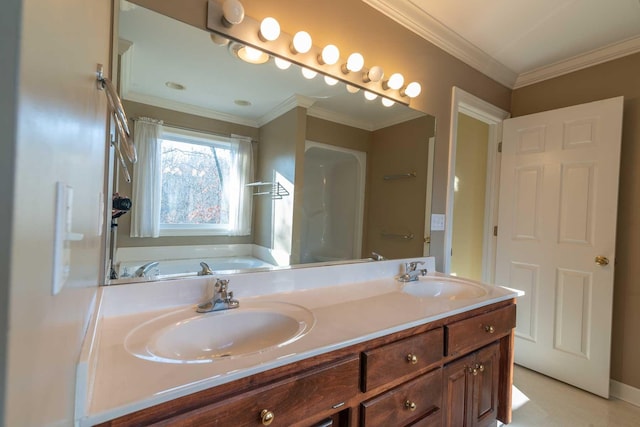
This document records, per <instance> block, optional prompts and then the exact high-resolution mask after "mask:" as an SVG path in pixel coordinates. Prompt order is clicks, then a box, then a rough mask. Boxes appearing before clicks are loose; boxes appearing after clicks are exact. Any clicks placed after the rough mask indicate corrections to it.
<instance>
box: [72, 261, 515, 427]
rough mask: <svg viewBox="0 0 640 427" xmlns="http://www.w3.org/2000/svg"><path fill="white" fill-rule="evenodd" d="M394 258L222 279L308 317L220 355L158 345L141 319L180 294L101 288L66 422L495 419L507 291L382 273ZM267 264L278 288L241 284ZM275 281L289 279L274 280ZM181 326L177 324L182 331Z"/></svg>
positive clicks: (167, 311) (506, 402) (509, 349)
mask: <svg viewBox="0 0 640 427" xmlns="http://www.w3.org/2000/svg"><path fill="white" fill-rule="evenodd" d="M400 265H401V262H399V261H383V262H375V263H366V264H360V265H358V264H355V265H348V266H333V267H314V268H306V269H299V270H295V269H292V270H287V271H282V272H276V273H273V272H272V273H271V275H269V276H261V274H260V273H251V274H245V275H236V276H235V277H232V278H231V282H230V285H229V286H230V287H231V288H232V287H233V284H234V283H236V284H237V286H238V287H237V288H236V290H237V294H236V296H237V297H238V299H239V300H240V302H241V308H240V309H238V310H243V308H242V304H243V303H245V304H246V307H245V310H246V311H247V312H248V311H249V310H252V309H253V308H252V307H254V308H255V307H260V306H261V305H264V304H289V305H291V306H296V307H304V308H305V309H308V311H309V312H310V313H312V315H313V320H309V319H308V318H307V319H305V320H304V322H301V323H306V324H307V325H306V326H309V323H310V322H311V323H312V325H311V327H310V328H307V329H306V330H305V332H304V334H301V336H296V338H295V339H293V340H292V341H291V342H290V343H286V344H285V345H282V346H275V347H270V348H269V349H267V350H265V351H259V352H251V351H246V354H244V355H241V354H238V355H236V354H234V353H233V351H234V348H236V347H234V345H238V344H237V343H235V342H234V341H233V340H230V341H229V344H228V345H229V347H228V348H229V349H230V350H229V354H226V355H222V356H219V355H218V356H215V357H211V358H207V357H206V356H203V355H201V354H200V353H193V354H192V353H188V351H187V350H184V349H181V350H179V351H177V352H176V353H171V354H168V353H162V351H164V350H161V349H160V347H158V343H157V339H156V338H157V337H156V336H162V337H164V336H165V335H166V334H165V335H157V333H154V332H153V328H154V326H153V325H155V324H156V323H154V322H157V319H162V318H165V317H166V316H169V318H171V316H176V315H178V316H179V315H181V314H180V313H181V310H185V309H184V307H183V306H172V307H165V308H163V309H162V310H155V311H142V312H140V311H138V312H126V311H127V309H126V308H125V307H124V306H123V305H122V304H116V301H122V298H123V296H124V295H125V294H127V295H126V297H127V298H128V299H129V301H130V302H131V303H132V305H138V307H139V301H142V300H143V296H145V297H146V295H144V294H146V289H143V288H142V287H141V288H139V289H129V290H125V289H124V288H125V287H119V289H117V288H113V289H109V288H105V290H104V291H103V292H104V293H103V295H102V298H101V301H100V304H99V306H98V308H97V313H96V317H95V319H94V322H93V324H92V326H91V328H90V332H91V331H93V338H92V339H90V340H89V341H91V343H92V345H91V346H87V348H86V350H87V351H86V352H85V353H84V354H83V357H84V362H82V361H81V366H83V363H86V365H84V366H86V367H87V369H86V372H87V376H86V377H85V379H86V380H87V381H86V384H89V386H87V388H86V389H85V391H86V392H87V393H86V395H83V394H82V393H80V394H79V396H78V397H79V401H80V407H84V408H86V409H85V411H86V412H85V414H84V415H82V414H80V416H79V424H80V425H105V426H108V425H110V426H121V425H198V426H200V425H216V426H261V425H274V426H278V425H280V426H294V425H295V426H298V425H299V426H328V425H333V426H440V425H446V426H462V425H468V426H488V425H493V424H495V422H496V420H497V419H499V420H501V421H503V422H506V423H508V422H509V421H510V417H511V383H512V366H513V328H514V327H515V312H516V306H515V297H517V296H518V294H517V293H516V292H515V291H512V290H509V289H506V288H501V287H496V286H486V285H481V284H478V283H474V282H466V281H461V280H456V279H454V278H448V277H444V276H442V275H438V274H432V273H431V274H429V275H427V277H424V278H420V279H419V280H418V281H415V282H410V283H401V282H398V281H397V280H396V279H395V278H394V276H397V275H398V273H399V271H400ZM263 274H264V273H263ZM274 274H276V275H277V274H281V277H280V278H279V279H278V280H274V282H279V283H278V285H274V286H277V287H279V288H280V292H275V293H267V294H262V295H258V294H255V295H252V296H250V295H251V293H252V292H254V293H255V292H257V291H255V290H254V291H251V287H250V284H251V283H255V281H256V280H261V279H263V278H264V277H269V278H271V279H272V280H273V279H275V277H274V276H272V275H274ZM358 278H359V279H362V280H358ZM202 280H205V279H202ZM195 282H197V281H193V283H186V282H185V283H182V284H181V285H180V287H183V289H181V292H182V297H183V298H187V296H186V294H188V293H189V292H193V295H196V294H197V293H198V292H201V291H202V289H204V288H203V285H202V283H204V286H205V287H206V282H202V283H201V284H200V285H198V286H196V283H195ZM331 282H333V283H331ZM340 282H343V283H340ZM285 283H289V284H293V283H295V284H297V285H292V286H293V288H289V289H284V288H283V286H284V287H287V286H286V285H285ZM300 283H305V285H300ZM175 285H176V284H174V286H173V288H175V287H176V286H175ZM135 286H138V285H135ZM141 286H143V285H141ZM154 286H158V284H156V285H154ZM161 286H162V287H164V288H165V289H164V290H166V291H167V292H176V291H175V289H173V290H171V291H170V290H169V289H170V288H171V287H172V286H171V284H170V283H169V282H167V283H164V284H163V285H161ZM188 288H191V290H189V289H188ZM164 290H157V289H156V291H158V292H164ZM263 292H264V290H263ZM117 294H120V295H117ZM243 294H246V295H247V296H246V297H243V296H242V295H243ZM163 298H169V296H168V295H165V296H164V297H163ZM189 298H190V296H189ZM138 299H139V301H138V303H136V300H138ZM274 301H277V303H274ZM273 307H276V306H273ZM176 309H177V310H176ZM256 310H257V309H256ZM271 310H272V311H276V309H275V308H272V309H271ZM191 311H192V308H189V314H188V316H191V314H190V313H191ZM240 312H241V311H238V313H240ZM176 313H177V314H176ZM213 314H216V313H213ZM208 315H209V314H205V316H208ZM228 316H231V314H229V315H228ZM238 316H239V317H236V319H242V316H243V315H238ZM291 316H296V315H295V314H291ZM171 319H173V318H171ZM189 319H195V320H196V321H199V320H200V319H201V318H193V317H189ZM229 319H232V318H231V317H229ZM260 319H267V318H266V317H260ZM193 321H194V320H185V321H182V322H174V323H175V324H176V325H177V324H178V323H180V324H189V323H192V322H193ZM217 321H218V322H219V323H220V325H221V328H220V329H218V328H214V330H213V331H212V332H213V333H214V334H224V333H225V328H224V322H225V320H224V318H222V317H219V318H217ZM226 321H227V322H230V321H229V320H226ZM265 321H266V320H265ZM171 322H173V320H171ZM242 322H243V320H240V323H242ZM254 323H255V322H254ZM267 323H268V322H267ZM215 324H216V323H215V322H214V323H211V324H209V325H207V327H208V328H210V325H215ZM229 324H231V323H229ZM140 325H143V326H140ZM140 327H144V328H152V329H148V331H149V332H146V331H147V330H145V333H144V334H142V335H145V336H146V338H144V340H148V341H144V342H145V343H146V344H145V345H144V346H143V347H144V349H145V350H133V348H134V347H135V345H133V344H132V341H135V340H137V339H138V338H135V339H134V338H131V337H132V336H133V335H132V334H134V332H132V331H135V330H136V328H140ZM163 327H164V326H163ZM183 331H185V332H184V333H182V334H181V336H183V337H184V336H190V335H189V334H190V332H187V330H186V329H183ZM236 333H237V332H234V334H236ZM138 335H141V334H138ZM154 337H156V338H154ZM163 339H164V338H163ZM154 340H156V341H154ZM173 342H174V341H171V343H173ZM165 344H166V342H165ZM176 345H180V344H176ZM89 347H92V348H91V351H90V350H89ZM199 351H200V350H199ZM207 351H208V349H207ZM79 372H80V371H79ZM81 377H82V376H81ZM82 380H83V378H79V381H82ZM82 388H83V387H82V386H81V387H79V390H81V389H82ZM85 397H88V398H87V399H86V400H85V401H84V404H83V402H82V400H83V399H84V398H85Z"/></svg>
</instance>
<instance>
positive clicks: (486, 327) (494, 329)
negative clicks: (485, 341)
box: [484, 325, 496, 334]
mask: <svg viewBox="0 0 640 427" xmlns="http://www.w3.org/2000/svg"><path fill="white" fill-rule="evenodd" d="M484 330H485V331H486V332H488V333H490V334H492V333H494V332H495V331H496V328H494V327H493V326H492V325H487V326H485V327H484Z"/></svg>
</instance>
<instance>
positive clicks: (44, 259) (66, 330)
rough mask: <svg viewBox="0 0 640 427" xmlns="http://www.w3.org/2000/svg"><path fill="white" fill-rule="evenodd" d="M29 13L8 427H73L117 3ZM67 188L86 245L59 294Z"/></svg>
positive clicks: (97, 248) (44, 1)
mask: <svg viewBox="0 0 640 427" xmlns="http://www.w3.org/2000/svg"><path fill="white" fill-rule="evenodd" d="M22 6H23V15H22V20H21V23H22V32H21V35H20V41H19V46H20V59H19V61H20V62H19V78H20V80H19V86H18V94H19V99H18V105H17V114H18V117H17V130H18V133H17V136H16V138H15V150H16V156H17V157H16V160H15V195H14V199H13V223H12V233H13V240H12V245H11V275H10V279H9V286H10V307H9V320H10V323H9V324H10V329H9V337H8V343H9V346H8V365H7V382H6V391H7V395H6V402H5V405H6V410H5V411H4V412H3V418H4V423H5V424H6V425H7V426H43V425H72V424H73V409H74V388H75V369H76V362H77V360H78V355H79V349H80V345H81V342H82V339H83V334H84V327H85V324H86V321H87V318H88V315H89V310H90V306H91V304H92V301H93V299H94V297H95V295H96V290H97V287H96V285H97V283H98V276H99V269H100V259H101V248H102V245H101V241H102V236H100V235H99V231H98V230H99V219H98V218H99V214H100V210H99V193H100V192H101V191H102V190H103V175H104V161H105V152H106V150H105V147H106V144H105V135H106V129H105V123H106V117H107V101H106V97H105V94H104V93H103V92H102V91H98V90H97V87H96V80H95V79H96V74H95V73H96V64H98V63H101V64H105V69H106V70H108V69H109V68H108V64H109V44H110V37H109V33H110V16H111V10H110V9H111V4H110V2H108V1H97V2H86V1H82V0H70V1H66V2H64V5H61V4H60V2H58V1H54V0H24V1H23V2H22ZM2 13H3V14H4V4H3V12H2ZM4 60H5V59H4V57H3V62H4ZM13 66H14V67H16V69H18V68H17V67H18V66H17V64H15V63H14V64H13ZM3 79H4V77H3ZM3 93H4V92H3ZM3 97H4V95H3ZM3 145H4V144H3ZM3 154H4V153H3ZM57 181H62V182H64V183H66V184H68V185H70V186H71V187H73V189H74V194H73V208H72V209H73V226H72V228H73V231H74V232H76V233H82V234H83V235H84V239H83V240H82V241H79V242H72V243H71V273H70V278H69V280H68V283H67V285H66V286H65V288H64V289H63V290H62V292H61V293H60V294H59V295H57V296H52V295H51V278H52V255H53V244H52V242H53V232H54V229H53V222H54V221H53V220H54V204H55V203H54V202H55V183H56V182H57ZM2 194H3V195H4V194H5V193H4V192H3V193H2ZM9 194H10V193H9Z"/></svg>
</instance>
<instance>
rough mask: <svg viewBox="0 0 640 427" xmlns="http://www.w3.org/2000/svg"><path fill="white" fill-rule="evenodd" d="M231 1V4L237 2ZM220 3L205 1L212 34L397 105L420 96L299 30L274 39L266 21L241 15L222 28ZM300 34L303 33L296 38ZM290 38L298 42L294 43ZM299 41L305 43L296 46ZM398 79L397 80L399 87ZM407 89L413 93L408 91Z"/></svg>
mask: <svg viewBox="0 0 640 427" xmlns="http://www.w3.org/2000/svg"><path fill="white" fill-rule="evenodd" d="M231 1H233V2H234V3H235V2H236V1H237V0H231ZM224 3H225V2H223V3H222V5H221V4H220V3H219V2H218V1H217V0H208V2H207V5H208V6H207V7H208V8H207V28H208V29H209V30H210V31H213V32H214V33H217V34H219V35H221V36H224V37H226V38H229V39H231V40H234V41H236V42H239V43H242V44H245V45H247V46H250V47H253V48H256V49H259V50H262V51H264V52H265V53H267V54H269V55H271V56H273V57H274V58H279V59H281V60H286V61H289V62H291V63H294V64H297V65H299V66H301V67H303V68H307V69H308V70H311V71H316V72H319V73H322V74H324V75H328V76H330V77H332V78H334V79H337V80H339V81H342V82H344V83H346V84H347V87H349V86H352V87H356V88H360V89H364V90H366V91H368V92H370V93H372V94H377V95H379V96H381V97H383V98H386V99H388V100H393V101H395V102H396V103H399V104H403V105H409V101H410V99H411V98H413V97H414V96H412V95H414V94H416V92H417V94H419V93H420V90H418V91H416V90H415V85H413V86H411V84H409V85H407V86H406V88H405V86H404V79H403V78H402V75H401V74H399V73H396V74H397V76H396V74H392V75H391V76H390V78H389V79H388V80H384V71H383V70H382V68H381V67H379V66H372V67H371V68H369V69H367V68H364V58H363V57H362V55H361V54H359V53H354V54H351V55H349V57H348V58H347V60H344V59H341V58H340V51H339V49H338V48H337V47H336V46H334V45H327V46H325V47H324V48H319V47H317V46H315V45H313V42H312V40H311V36H309V34H308V33H306V32H304V31H299V32H298V33H296V36H291V35H290V34H287V33H285V32H282V31H278V33H279V35H278V36H274V33H275V31H274V32H273V33H272V34H269V35H267V34H265V33H267V32H268V31H267V30H266V29H265V25H263V23H264V21H265V20H267V18H265V20H263V21H261V22H259V21H257V20H255V19H253V18H251V17H250V16H247V15H244V16H243V19H242V21H241V22H239V23H237V24H234V25H231V26H228V25H225V24H226V23H227V22H226V21H228V20H226V19H223V17H224V14H223V10H222V9H223V7H224ZM271 19H273V21H275V24H274V23H273V22H271V21H269V22H271V23H270V24H269V25H271V26H274V25H278V30H280V28H279V24H277V21H276V20H275V19H274V18H271ZM301 33H304V34H303V35H300V34H301ZM307 36H308V37H307ZM294 37H296V38H297V39H298V40H294ZM271 39H273V40H271ZM300 39H303V41H304V42H305V43H302V45H300V44H299V40H300ZM307 47H308V49H307ZM394 76H395V77H394ZM398 76H399V77H398ZM392 79H393V80H392ZM398 80H400V85H399V86H398V83H397V81H398ZM416 84H417V83H416ZM409 86H411V88H412V89H413V90H408V89H409ZM418 87H419V84H418ZM415 96H417V95H415Z"/></svg>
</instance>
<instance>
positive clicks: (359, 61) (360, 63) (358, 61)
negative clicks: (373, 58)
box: [342, 52, 364, 74]
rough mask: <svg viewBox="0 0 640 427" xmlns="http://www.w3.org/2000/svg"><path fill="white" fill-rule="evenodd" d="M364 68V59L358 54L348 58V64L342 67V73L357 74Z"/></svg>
mask: <svg viewBox="0 0 640 427" xmlns="http://www.w3.org/2000/svg"><path fill="white" fill-rule="evenodd" d="M362 67H364V57H363V56H362V55H360V54H359V53H358V52H355V53H352V54H351V55H349V58H347V63H346V64H344V65H343V66H342V72H343V73H345V74H347V73H349V72H351V71H352V72H354V73H357V72H358V71H360V70H362Z"/></svg>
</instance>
